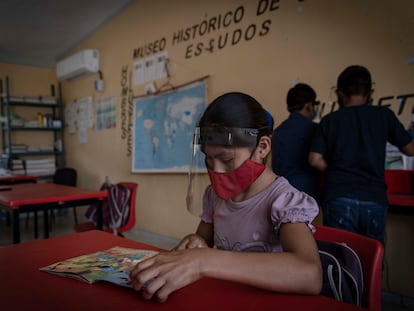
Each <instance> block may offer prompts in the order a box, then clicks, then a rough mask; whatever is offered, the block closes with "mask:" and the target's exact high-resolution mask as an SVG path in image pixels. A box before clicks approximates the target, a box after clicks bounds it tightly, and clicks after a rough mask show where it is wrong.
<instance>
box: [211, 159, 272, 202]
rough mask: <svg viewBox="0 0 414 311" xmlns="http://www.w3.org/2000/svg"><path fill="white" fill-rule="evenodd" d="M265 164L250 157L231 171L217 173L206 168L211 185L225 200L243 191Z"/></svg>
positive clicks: (258, 174)
mask: <svg viewBox="0 0 414 311" xmlns="http://www.w3.org/2000/svg"><path fill="white" fill-rule="evenodd" d="M264 170H265V166H264V165H263V164H260V163H257V162H255V161H252V160H250V159H247V160H246V161H244V163H243V164H242V165H241V166H240V167H239V168H237V169H235V170H234V171H231V172H225V173H217V172H214V171H212V170H209V169H207V172H208V176H209V177H210V182H211V186H212V187H213V189H214V192H215V193H216V194H217V196H218V197H219V198H221V199H223V200H225V201H227V200H229V199H231V198H233V197H235V196H236V195H238V194H240V193H242V192H243V191H245V190H246V189H247V188H248V187H249V186H250V185H251V184H252V183H254V182H255V181H256V179H257V178H258V177H259V176H260V175H261V174H262V173H263V171H264Z"/></svg>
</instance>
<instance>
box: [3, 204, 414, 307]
mask: <svg viewBox="0 0 414 311" xmlns="http://www.w3.org/2000/svg"><path fill="white" fill-rule="evenodd" d="M80 214H81V213H78V216H79V217H80V218H81V219H80V221H83V219H82V215H80ZM1 216H3V217H1ZM73 225H74V219H73V215H72V212H71V211H70V210H69V211H66V212H64V213H60V214H56V215H55V220H54V222H53V225H52V230H51V232H50V237H56V236H60V235H66V234H70V233H74V232H75V231H74V230H73ZM39 235H40V237H43V231H42V217H39ZM125 237H126V238H127V239H132V240H136V241H139V242H143V243H146V244H151V245H154V246H157V247H160V248H164V249H171V248H172V247H174V246H175V245H176V244H177V243H178V240H177V239H174V238H170V237H166V236H162V235H159V234H156V233H152V232H147V231H142V230H137V229H134V230H132V231H131V232H128V233H126V234H125ZM33 239H34V234H33V219H31V218H29V221H28V222H27V227H26V215H23V217H22V220H21V241H22V243H25V242H29V241H31V240H33ZM11 242H12V235H11V227H10V226H8V225H7V224H6V221H5V217H4V214H0V246H1V245H9V244H11ZM408 310H414V299H413V298H409V297H402V296H400V295H398V294H394V293H389V292H383V294H382V311H408Z"/></svg>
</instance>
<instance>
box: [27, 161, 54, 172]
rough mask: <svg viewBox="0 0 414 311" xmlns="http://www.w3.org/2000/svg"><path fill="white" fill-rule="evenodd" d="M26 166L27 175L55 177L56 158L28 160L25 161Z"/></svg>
mask: <svg viewBox="0 0 414 311" xmlns="http://www.w3.org/2000/svg"><path fill="white" fill-rule="evenodd" d="M25 164H26V174H28V175H37V176H47V175H53V174H54V173H55V171H56V163H55V158H54V157H45V158H39V159H27V160H25Z"/></svg>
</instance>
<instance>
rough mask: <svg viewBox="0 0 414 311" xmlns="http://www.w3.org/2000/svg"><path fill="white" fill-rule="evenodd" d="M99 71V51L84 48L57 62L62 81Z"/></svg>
mask: <svg viewBox="0 0 414 311" xmlns="http://www.w3.org/2000/svg"><path fill="white" fill-rule="evenodd" d="M98 71H99V51H98V50H83V51H80V52H78V53H76V54H73V55H72V56H69V57H68V58H65V59H63V60H61V61H60V62H58V63H57V65H56V75H57V78H58V80H60V81H69V80H73V79H75V78H79V77H81V76H84V75H87V74H91V73H96V72H98Z"/></svg>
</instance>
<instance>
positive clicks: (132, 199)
mask: <svg viewBox="0 0 414 311" xmlns="http://www.w3.org/2000/svg"><path fill="white" fill-rule="evenodd" d="M120 184H121V185H123V186H125V187H128V188H129V190H130V191H131V194H130V197H129V215H128V220H127V222H126V223H125V225H123V226H122V227H119V228H118V229H117V231H118V232H119V233H122V232H127V231H129V230H131V229H132V228H134V226H135V203H136V198H137V192H138V184H137V183H133V182H120Z"/></svg>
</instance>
